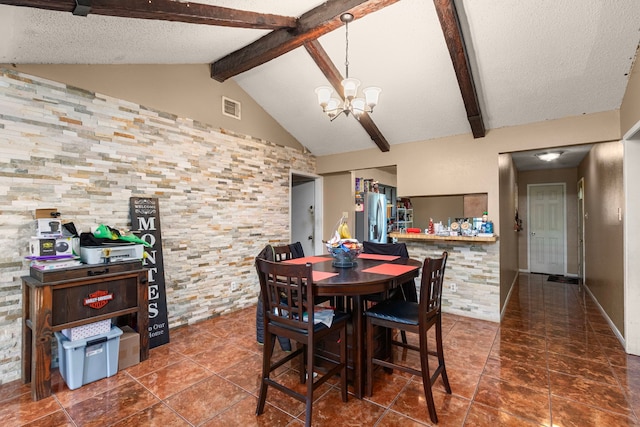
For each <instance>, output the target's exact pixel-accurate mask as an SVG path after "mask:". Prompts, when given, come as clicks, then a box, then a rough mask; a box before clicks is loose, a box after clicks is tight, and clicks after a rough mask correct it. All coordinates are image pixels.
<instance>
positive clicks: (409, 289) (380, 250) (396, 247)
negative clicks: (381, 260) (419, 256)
mask: <svg viewBox="0 0 640 427" xmlns="http://www.w3.org/2000/svg"><path fill="white" fill-rule="evenodd" d="M362 252H363V253H365V254H376V255H395V256H399V257H400V258H409V250H408V249H407V245H406V243H376V242H369V241H364V242H362ZM399 289H400V293H401V294H399V295H398V296H399V297H402V299H404V300H405V301H412V302H417V301H418V292H417V291H416V284H415V282H414V281H413V279H411V280H410V281H408V282H405V283H403V284H402V286H401V287H400V288H399ZM394 295H395V293H394V292H392V293H391V294H390V296H391V297H392V296H394ZM369 298H370V299H371V300H372V301H379V300H380V298H379V295H376V294H373V295H371V297H369Z"/></svg>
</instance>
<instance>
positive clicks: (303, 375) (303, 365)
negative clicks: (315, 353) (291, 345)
mask: <svg viewBox="0 0 640 427" xmlns="http://www.w3.org/2000/svg"><path fill="white" fill-rule="evenodd" d="M299 345H303V344H300V343H297V344H296V348H298V347H297V346H299ZM307 348H308V347H307V346H306V345H304V347H303V348H302V357H301V358H300V364H299V365H298V372H300V384H304V383H305V381H306V380H307V371H308V370H309V367H308V366H307ZM311 370H312V372H311V375H313V365H311ZM311 380H312V382H313V378H311Z"/></svg>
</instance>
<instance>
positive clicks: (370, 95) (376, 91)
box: [362, 86, 382, 111]
mask: <svg viewBox="0 0 640 427" xmlns="http://www.w3.org/2000/svg"><path fill="white" fill-rule="evenodd" d="M380 92H382V89H380V88H379V87H375V86H371V87H368V88H366V89H363V90H362V93H364V97H365V99H366V101H367V106H368V107H369V108H370V109H371V111H373V107H375V106H376V105H378V98H379V97H380Z"/></svg>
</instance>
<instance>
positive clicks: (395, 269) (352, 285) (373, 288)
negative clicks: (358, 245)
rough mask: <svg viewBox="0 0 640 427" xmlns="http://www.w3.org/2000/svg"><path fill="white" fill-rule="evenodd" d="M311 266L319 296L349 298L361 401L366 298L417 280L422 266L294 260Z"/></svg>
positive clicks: (385, 260) (382, 258)
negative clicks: (346, 264) (343, 263)
mask: <svg viewBox="0 0 640 427" xmlns="http://www.w3.org/2000/svg"><path fill="white" fill-rule="evenodd" d="M285 262H293V263H296V264H302V263H307V262H309V263H311V264H312V268H313V274H314V278H313V281H314V284H315V286H316V290H317V295H318V296H320V297H323V296H325V297H338V299H340V298H341V297H349V298H350V299H351V305H350V308H351V314H352V327H353V333H352V335H351V337H352V340H353V343H352V348H353V388H354V394H355V396H356V397H357V398H359V399H361V398H362V396H363V392H364V378H365V375H364V366H365V364H364V355H365V348H364V347H365V333H364V332H365V331H364V325H365V322H364V310H365V305H364V304H365V302H366V296H367V295H370V294H376V293H380V292H387V291H388V290H390V289H393V288H395V287H398V286H401V285H402V284H403V283H405V282H408V281H410V280H413V279H414V278H415V277H418V274H419V272H420V267H422V263H421V262H420V261H418V260H415V259H411V258H400V257H396V256H390V255H374V254H360V256H359V257H358V258H357V259H356V262H355V265H354V266H352V267H336V266H334V265H333V258H332V257H331V255H322V256H309V257H304V258H297V259H294V260H291V261H285Z"/></svg>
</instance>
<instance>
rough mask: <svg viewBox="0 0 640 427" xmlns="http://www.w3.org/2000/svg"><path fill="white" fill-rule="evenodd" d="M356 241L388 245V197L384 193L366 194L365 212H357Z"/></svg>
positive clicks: (364, 200)
mask: <svg viewBox="0 0 640 427" xmlns="http://www.w3.org/2000/svg"><path fill="white" fill-rule="evenodd" d="M356 239H358V241H360V242H363V241H369V242H376V243H387V197H386V196H385V195H384V194H382V193H372V192H366V193H364V199H363V210H362V211H361V212H356Z"/></svg>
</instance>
